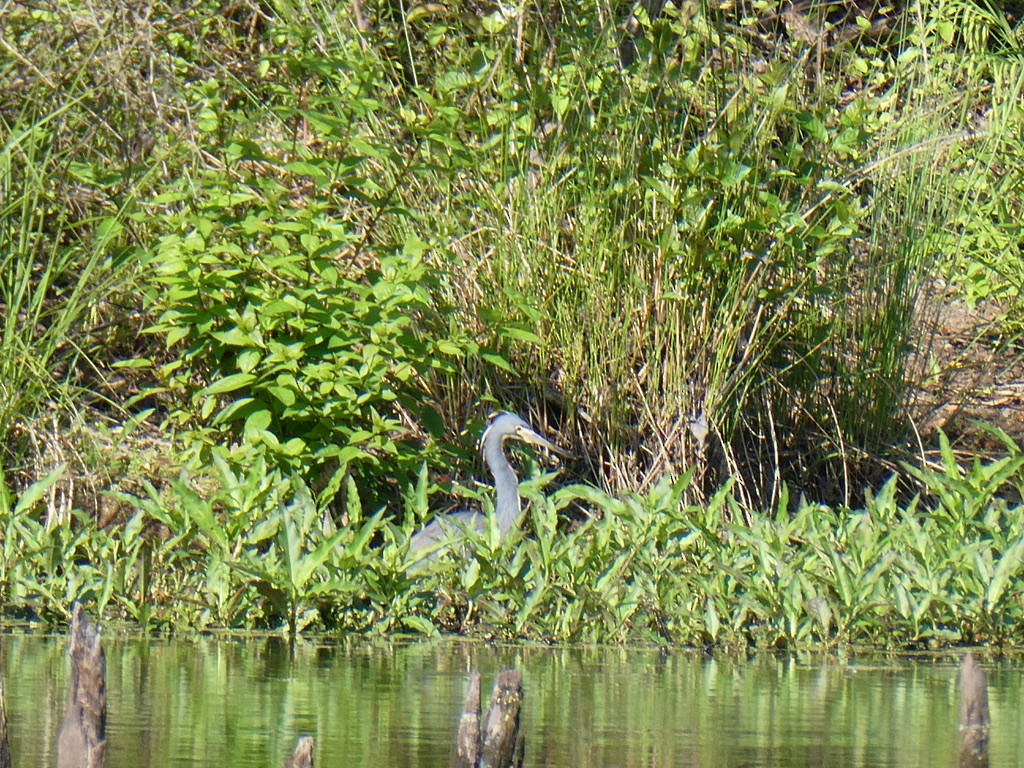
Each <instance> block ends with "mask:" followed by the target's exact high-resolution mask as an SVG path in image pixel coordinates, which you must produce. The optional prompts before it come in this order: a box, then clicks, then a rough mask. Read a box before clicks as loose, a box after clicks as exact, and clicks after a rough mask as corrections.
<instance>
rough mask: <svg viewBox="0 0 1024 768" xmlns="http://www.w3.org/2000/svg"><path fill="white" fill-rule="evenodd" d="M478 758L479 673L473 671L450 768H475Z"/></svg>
mask: <svg viewBox="0 0 1024 768" xmlns="http://www.w3.org/2000/svg"><path fill="white" fill-rule="evenodd" d="M479 757H480V673H479V672H477V671H476V670H473V671H472V672H471V673H470V675H469V687H468V688H467V689H466V703H465V704H463V706H462V717H461V718H460V719H459V732H458V733H457V734H456V736H455V748H454V749H453V750H452V761H451V768H476V762H477V759H478V758H479Z"/></svg>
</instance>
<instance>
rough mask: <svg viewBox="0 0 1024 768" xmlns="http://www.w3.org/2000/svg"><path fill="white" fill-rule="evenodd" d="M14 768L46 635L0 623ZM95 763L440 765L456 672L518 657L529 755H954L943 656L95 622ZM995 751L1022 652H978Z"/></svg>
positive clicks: (34, 709)
mask: <svg viewBox="0 0 1024 768" xmlns="http://www.w3.org/2000/svg"><path fill="white" fill-rule="evenodd" d="M0 644H2V645H0V648H2V654H3V659H2V670H3V675H4V684H5V688H6V699H7V717H8V725H9V729H10V733H11V749H12V753H13V757H14V765H16V766H49V765H53V764H54V744H55V734H56V731H57V728H58V725H59V722H60V717H61V714H62V711H63V701H64V696H65V689H66V680H67V661H66V656H65V650H64V639H63V638H62V637H54V638H42V637H38V636H0ZM104 647H105V649H106V654H107V687H108V743H109V747H108V753H107V767H108V768H120V767H122V766H123V767H124V768H145V767H146V766H159V767H163V766H167V767H169V768H170V767H174V766H213V767H215V768H226V767H227V766H233V767H234V766H238V767H240V768H246V767H248V766H261V768H262V767H265V766H279V765H280V764H281V763H282V762H283V760H284V758H285V756H286V755H287V754H288V753H289V752H290V750H291V748H292V746H293V744H294V741H295V738H296V736H297V735H298V734H300V733H309V734H311V735H313V736H314V737H315V739H316V753H315V754H316V764H317V765H318V766H332V767H333V766H339V767H342V768H364V767H365V768H371V767H372V768H380V767H382V766H413V767H415V766H423V767H424V768H426V767H427V766H430V767H431V768H435V767H437V766H444V765H447V762H448V757H449V749H450V744H451V740H452V735H453V733H454V728H455V725H456V723H457V720H458V713H459V709H460V704H461V700H462V697H463V695H464V689H465V682H466V677H467V674H468V672H469V670H470V669H471V668H473V667H478V668H479V669H480V670H481V672H482V674H483V676H484V687H485V690H486V692H487V693H489V690H490V685H491V684H492V683H493V679H494V675H495V674H496V673H497V672H498V671H499V670H501V669H504V668H507V667H513V666H514V667H516V668H518V669H520V670H521V671H522V672H523V676H524V685H525V689H526V692H525V702H524V709H523V727H524V729H525V733H526V738H527V756H526V764H527V765H528V766H558V767H561V766H565V767H566V768H570V767H571V768H579V767H580V766H583V767H587V768H589V767H591V766H593V767H595V768H597V767H600V768H604V767H606V766H607V767H609V768H610V767H612V766H616V767H617V768H639V767H641V766H644V767H647V766H651V767H655V766H657V767H660V766H700V767H702V768H703V767H708V768H710V767H712V766H722V767H723V768H725V767H726V766H728V767H729V768H739V767H744V766H749V767H750V768H754V767H755V766H756V767H761V766H830V767H836V768H841V767H842V766H901V768H905V767H907V766H922V767H923V766H927V767H928V768H933V767H934V766H953V765H955V764H956V745H957V732H956V722H957V714H958V704H957V692H956V666H955V662H956V660H955V659H954V658H952V657H944V658H938V659H937V658H931V657H927V658H924V657H921V658H914V659H901V660H897V661H888V660H887V661H885V662H884V663H867V662H850V663H840V662H837V661H836V660H835V659H828V658H825V659H823V658H817V657H799V658H792V657H774V656H765V657H758V658H755V659H754V660H752V661H729V660H721V659H719V660H715V659H708V658H706V657H705V656H703V655H698V654H692V653H685V652H672V653H661V652H658V651H641V650H622V649H604V648H602V649H584V650H579V649H571V650H570V649H550V648H534V647H522V646H514V647H494V646H488V645H480V644H469V643H453V642H436V643H418V644H413V645H401V644H393V643H383V642H380V643H372V642H353V643H347V644H334V645H332V644H326V643H324V644H316V643H305V642H300V643H299V644H298V645H296V646H295V647H294V648H289V646H288V645H286V644H284V643H282V642H281V641H278V640H247V641H230V640H212V639H210V640H200V641H197V642H185V641H150V642H148V643H143V642H141V641H139V640H127V639H117V638H111V637H107V638H105V639H104ZM985 666H986V667H987V669H988V671H989V675H990V678H989V690H990V696H991V702H992V718H993V732H992V742H991V756H992V766H994V767H995V766H1017V765H1020V764H1024V758H1022V759H1018V757H1017V756H1018V754H1024V752H1022V749H1024V708H1022V707H1021V706H1020V704H1021V693H1022V690H1024V689H1022V684H1024V667H1021V666H1018V665H1010V664H1006V665H997V664H986V665H985Z"/></svg>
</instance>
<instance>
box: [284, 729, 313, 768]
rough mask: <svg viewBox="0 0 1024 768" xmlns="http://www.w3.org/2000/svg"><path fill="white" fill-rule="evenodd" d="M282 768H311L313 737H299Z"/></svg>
mask: <svg viewBox="0 0 1024 768" xmlns="http://www.w3.org/2000/svg"><path fill="white" fill-rule="evenodd" d="M284 768H313V737H312V736H299V739H298V741H296V742H295V751H294V752H292V756H291V757H289V758H288V759H287V760H285V761H284Z"/></svg>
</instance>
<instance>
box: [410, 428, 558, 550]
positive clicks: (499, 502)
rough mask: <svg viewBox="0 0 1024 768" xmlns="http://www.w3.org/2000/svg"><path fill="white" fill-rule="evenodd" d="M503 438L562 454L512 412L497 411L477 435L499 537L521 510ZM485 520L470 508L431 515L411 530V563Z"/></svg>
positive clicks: (479, 529)
mask: <svg viewBox="0 0 1024 768" xmlns="http://www.w3.org/2000/svg"><path fill="white" fill-rule="evenodd" d="M505 440H521V441H523V442H524V443H531V444H533V445H539V446H541V447H542V448H547V449H548V450H550V451H554V452H555V453H559V454H562V455H563V456H564V455H566V452H565V451H564V450H563V449H561V448H559V447H558V446H557V445H555V444H554V443H551V442H549V441H548V440H546V439H544V438H543V437H541V436H540V435H539V434H537V432H535V431H534V430H533V428H532V427H531V426H530V425H529V424H527V423H526V422H525V421H524V420H523V419H521V418H520V417H519V416H517V415H516V414H514V413H499V414H498V415H497V416H495V417H494V418H493V419H492V420H491V423H490V424H488V425H487V429H485V430H484V433H483V435H482V436H481V438H480V451H481V453H483V456H484V461H485V462H486V463H487V467H488V469H490V470H491V477H492V478H493V479H494V497H495V498H494V516H495V518H496V520H497V523H498V535H499V537H500V539H501V541H504V540H505V537H507V536H508V534H509V531H511V530H512V527H513V526H515V525H516V524H517V523H518V522H519V517H520V514H521V512H522V506H521V504H520V501H519V478H518V477H516V473H515V470H513V469H512V465H511V464H509V462H508V457H506V456H505V450H504V443H505ZM486 521H487V518H486V516H485V515H484V514H483V513H481V512H478V511H476V510H471V509H462V510H459V511H457V512H451V513H449V514H446V515H439V516H437V517H435V518H434V519H433V520H431V521H430V522H429V523H428V524H427V525H426V526H424V528H423V529H422V530H420V531H418V532H416V533H415V534H413V536H412V538H411V539H410V541H409V554H410V555H412V556H413V557H415V558H416V560H415V561H414V564H417V563H422V562H423V561H424V560H428V559H431V558H433V557H434V556H435V555H436V554H437V553H438V552H439V551H440V550H442V549H444V547H443V546H442V545H443V544H445V543H452V542H455V541H459V540H461V539H462V538H463V537H464V536H465V531H466V530H467V529H472V530H474V531H477V532H478V533H482V532H483V531H484V528H485V526H486Z"/></svg>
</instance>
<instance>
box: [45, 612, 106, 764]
mask: <svg viewBox="0 0 1024 768" xmlns="http://www.w3.org/2000/svg"><path fill="white" fill-rule="evenodd" d="M69 644H70V648H69V650H70V656H71V690H70V691H69V693H68V706H67V709H65V710H64V719H63V721H62V722H61V725H60V734H59V735H58V737H57V768H102V766H103V759H104V757H105V755H106V750H107V741H106V730H107V693H106V687H105V686H106V661H105V659H104V656H103V648H102V647H101V646H100V632H99V628H98V627H97V626H96V625H95V624H93V623H92V622H91V621H89V619H88V618H86V616H85V612H84V611H83V610H82V606H81V605H79V604H78V603H75V605H74V607H73V608H72V610H71V635H70V642H69Z"/></svg>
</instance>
